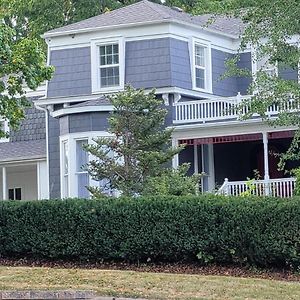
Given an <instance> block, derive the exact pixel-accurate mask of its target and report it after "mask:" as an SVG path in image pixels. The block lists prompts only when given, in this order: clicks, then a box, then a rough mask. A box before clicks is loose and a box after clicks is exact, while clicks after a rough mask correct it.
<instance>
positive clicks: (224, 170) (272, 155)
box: [178, 131, 299, 197]
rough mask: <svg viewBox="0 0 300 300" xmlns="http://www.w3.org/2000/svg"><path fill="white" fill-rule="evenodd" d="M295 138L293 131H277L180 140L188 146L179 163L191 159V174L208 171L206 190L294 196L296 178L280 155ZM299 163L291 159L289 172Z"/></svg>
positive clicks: (231, 193)
mask: <svg viewBox="0 0 300 300" xmlns="http://www.w3.org/2000/svg"><path fill="white" fill-rule="evenodd" d="M292 137H293V131H278V132H262V133H251V134H239V135H226V136H215V137H207V138H193V139H179V143H184V144H186V148H185V150H183V152H182V153H181V154H180V155H179V157H178V163H179V164H181V163H184V162H189V163H190V164H191V169H190V171H189V172H190V174H192V173H204V174H205V175H204V177H203V178H202V182H201V186H202V191H203V192H207V191H208V192H217V193H219V194H223V195H234V196H238V195H247V194H252V195H258V196H263V195H270V196H279V197H291V196H292V195H293V191H294V188H295V179H294V178H290V175H289V174H288V173H286V172H285V171H280V170H278V167H277V165H278V162H279V157H278V154H279V153H283V152H285V151H286V150H287V149H288V147H289V144H290V142H291V140H292ZM298 165H299V164H298V163H296V162H288V163H287V165H286V171H288V170H291V169H293V168H295V167H297V166H298Z"/></svg>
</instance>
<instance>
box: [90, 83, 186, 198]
mask: <svg viewBox="0 0 300 300" xmlns="http://www.w3.org/2000/svg"><path fill="white" fill-rule="evenodd" d="M110 100H111V103H112V105H113V106H114V112H113V113H112V114H111V116H110V118H109V125H110V127H109V133H110V134H111V137H106V138H98V139H96V140H95V144H91V145H88V146H87V147H86V149H87V151H88V152H89V153H90V154H92V155H93V157H95V159H93V160H91V161H90V162H89V164H88V171H89V174H90V175H91V176H92V178H93V179H95V180H97V181H100V182H101V183H102V188H93V187H90V188H89V190H90V191H91V193H92V194H93V195H94V196H98V195H101V194H103V193H105V192H107V191H108V190H118V191H120V192H122V194H123V195H125V196H134V195H137V194H141V193H142V192H143V186H144V183H145V181H146V180H147V179H148V178H149V177H157V176H160V175H161V174H162V173H163V172H164V170H165V169H166V167H167V164H168V163H170V160H171V159H172V157H173V156H174V155H175V154H177V153H179V151H180V150H181V149H182V147H171V146H170V140H171V134H172V129H164V126H165V124H164V123H165V116H166V114H167V111H166V110H165V109H163V108H162V100H161V99H157V98H156V96H155V94H154V91H152V92H151V93H149V94H145V93H144V91H143V90H134V89H133V88H132V87H129V86H128V87H126V89H125V91H124V92H120V93H117V94H115V95H114V96H111V97H110Z"/></svg>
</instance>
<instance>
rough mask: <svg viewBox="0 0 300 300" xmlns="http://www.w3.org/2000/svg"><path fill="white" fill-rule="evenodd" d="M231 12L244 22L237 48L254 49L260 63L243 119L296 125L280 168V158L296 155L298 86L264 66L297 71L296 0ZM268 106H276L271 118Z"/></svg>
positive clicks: (299, 27)
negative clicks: (277, 113)
mask: <svg viewBox="0 0 300 300" xmlns="http://www.w3.org/2000/svg"><path fill="white" fill-rule="evenodd" d="M233 14H234V15H239V16H240V17H241V18H242V20H243V22H244V23H245V24H246V29H245V32H244V33H243V36H242V43H241V50H243V49H245V48H246V47H249V45H251V46H252V48H253V49H254V50H255V57H254V59H255V60H256V62H257V63H259V64H262V67H261V69H260V70H259V71H258V72H257V74H256V75H255V76H254V78H253V83H252V85H251V89H250V93H251V94H253V96H252V97H251V99H250V100H249V101H251V105H249V101H248V102H245V103H244V105H247V107H248V108H250V110H249V114H247V115H246V118H249V117H251V116H252V115H253V114H254V113H258V114H259V115H260V116H261V117H262V118H263V120H265V121H266V122H267V123H268V124H270V125H271V126H296V127H297V128H298V130H297V132H296V135H295V138H294V140H293V142H292V144H291V147H290V149H289V150H288V151H287V152H286V153H285V154H283V155H282V156H281V158H282V160H281V164H280V167H281V168H283V167H284V161H286V160H289V159H293V160H294V159H297V160H298V159H299V158H300V151H299V141H300V132H299V129H300V115H299V112H298V111H299V108H300V85H299V82H298V81H297V80H288V79H285V78H283V77H282V76H281V72H271V73H270V71H269V70H266V69H269V67H270V66H276V67H277V69H278V70H279V71H280V70H284V69H285V70H294V71H295V72H296V73H297V72H298V67H299V61H300V48H299V36H298V35H299V33H300V22H299V15H300V2H299V1H297V0H290V1H287V2H286V1H278V0H271V1H266V0H258V1H255V3H254V5H253V6H251V7H247V9H243V10H238V11H233ZM272 105H276V106H277V108H278V110H279V115H278V118H277V119H275V120H271V119H270V118H269V117H268V115H267V111H268V108H269V107H270V106H272ZM297 110H298V111H297Z"/></svg>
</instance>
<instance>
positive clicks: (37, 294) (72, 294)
mask: <svg viewBox="0 0 300 300" xmlns="http://www.w3.org/2000/svg"><path fill="white" fill-rule="evenodd" d="M0 299H1V300H16V299H19V300H31V299H35V300H37V299H39V300H41V299H48V300H63V299H64V300H66V299H76V300H79V299H82V300H84V299H91V300H147V299H141V298H140V299H137V298H134V299H133V298H116V297H99V296H96V294H95V292H94V291H71V290H69V291H2V292H1V291H0Z"/></svg>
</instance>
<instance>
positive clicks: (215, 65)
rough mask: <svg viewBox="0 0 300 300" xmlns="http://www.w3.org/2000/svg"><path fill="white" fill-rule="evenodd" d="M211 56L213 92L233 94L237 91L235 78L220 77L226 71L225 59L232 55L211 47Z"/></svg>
mask: <svg viewBox="0 0 300 300" xmlns="http://www.w3.org/2000/svg"><path fill="white" fill-rule="evenodd" d="M211 56H212V87H213V94H215V95H218V96H224V97H229V96H235V95H236V93H237V92H236V91H237V80H236V78H234V77H230V78H225V79H223V78H221V76H222V75H224V74H225V72H226V66H225V62H226V60H227V59H230V58H232V57H233V55H232V54H230V53H226V52H223V51H220V50H216V49H211Z"/></svg>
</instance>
